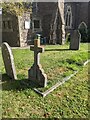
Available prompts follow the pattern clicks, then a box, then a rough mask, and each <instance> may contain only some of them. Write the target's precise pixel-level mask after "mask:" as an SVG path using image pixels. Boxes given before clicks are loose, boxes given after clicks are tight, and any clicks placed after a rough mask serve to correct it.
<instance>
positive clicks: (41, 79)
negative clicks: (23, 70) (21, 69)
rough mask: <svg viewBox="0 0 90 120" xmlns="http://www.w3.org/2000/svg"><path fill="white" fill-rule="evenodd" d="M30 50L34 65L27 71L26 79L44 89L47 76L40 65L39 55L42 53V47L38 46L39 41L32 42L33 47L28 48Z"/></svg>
mask: <svg viewBox="0 0 90 120" xmlns="http://www.w3.org/2000/svg"><path fill="white" fill-rule="evenodd" d="M30 50H32V51H34V64H33V66H32V67H31V68H30V69H29V71H28V77H29V79H30V80H31V81H33V82H34V83H36V84H38V85H40V86H41V87H46V85H47V75H46V74H45V73H44V70H43V69H42V66H41V64H40V53H42V52H44V47H41V46H40V39H35V40H34V45H31V46H30Z"/></svg>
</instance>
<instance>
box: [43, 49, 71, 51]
mask: <svg viewBox="0 0 90 120" xmlns="http://www.w3.org/2000/svg"><path fill="white" fill-rule="evenodd" d="M69 50H70V49H46V50H45V51H69Z"/></svg>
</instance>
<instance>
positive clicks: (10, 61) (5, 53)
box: [1, 42, 17, 80]
mask: <svg viewBox="0 0 90 120" xmlns="http://www.w3.org/2000/svg"><path fill="white" fill-rule="evenodd" d="M1 49H2V58H3V62H4V66H5V70H6V74H7V75H8V76H9V77H10V78H11V79H14V80H16V79H17V74H16V69H15V64H14V58H13V54H12V50H11V48H10V46H9V45H8V43H6V42H4V43H2V47H1Z"/></svg>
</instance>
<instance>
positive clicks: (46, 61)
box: [0, 43, 89, 118]
mask: <svg viewBox="0 0 90 120" xmlns="http://www.w3.org/2000/svg"><path fill="white" fill-rule="evenodd" d="M68 48H69V45H62V46H60V45H47V46H45V52H44V53H42V54H41V65H42V67H43V69H44V71H45V73H46V74H47V77H48V86H47V88H49V87H51V86H52V85H54V84H55V83H56V82H57V81H59V80H60V79H62V78H64V77H66V76H68V75H70V74H71V73H73V72H74V71H76V70H79V72H78V73H77V75H75V76H74V77H73V78H71V79H70V80H69V81H68V82H66V83H65V84H64V85H62V86H60V87H58V88H57V89H56V90H55V91H53V92H52V93H50V94H49V95H48V96H46V97H45V98H42V97H41V96H39V95H38V94H37V93H35V92H34V91H33V90H32V88H31V87H27V86H25V85H23V84H21V81H22V80H23V81H25V80H26V79H27V76H28V69H29V68H30V67H31V66H32V64H33V52H32V51H30V50H29V49H13V55H14V59H15V66H16V71H17V76H18V80H17V81H11V80H10V79H9V78H8V77H7V76H6V75H5V69H4V66H3V62H2V58H1V56H0V61H1V63H2V65H1V68H0V70H1V73H2V74H3V80H2V116H3V117H4V118H61V117H62V118H87V117H88V108H87V105H88V87H89V86H88V84H87V82H88V66H87V65H86V66H85V67H83V63H84V62H85V61H86V60H88V52H87V50H88V44H87V43H81V45H80V50H78V51H72V50H68Z"/></svg>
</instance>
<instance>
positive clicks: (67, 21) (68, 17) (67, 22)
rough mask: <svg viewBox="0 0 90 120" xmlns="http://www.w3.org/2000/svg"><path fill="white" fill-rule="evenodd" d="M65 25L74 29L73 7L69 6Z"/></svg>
mask: <svg viewBox="0 0 90 120" xmlns="http://www.w3.org/2000/svg"><path fill="white" fill-rule="evenodd" d="M65 24H66V27H67V28H71V27H72V11H71V7H70V6H67V11H66V16H65Z"/></svg>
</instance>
